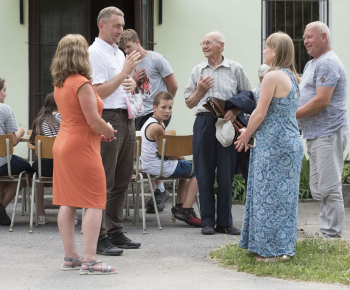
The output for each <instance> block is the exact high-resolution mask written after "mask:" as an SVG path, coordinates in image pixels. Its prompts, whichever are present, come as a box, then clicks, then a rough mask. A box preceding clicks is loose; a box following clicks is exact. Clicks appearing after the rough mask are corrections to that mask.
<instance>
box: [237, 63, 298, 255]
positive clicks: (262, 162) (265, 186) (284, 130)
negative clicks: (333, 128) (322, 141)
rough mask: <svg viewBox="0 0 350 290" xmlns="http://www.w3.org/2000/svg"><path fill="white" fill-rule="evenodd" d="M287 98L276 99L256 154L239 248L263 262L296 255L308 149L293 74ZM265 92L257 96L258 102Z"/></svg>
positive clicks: (253, 154)
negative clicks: (305, 149) (301, 183)
mask: <svg viewBox="0 0 350 290" xmlns="http://www.w3.org/2000/svg"><path fill="white" fill-rule="evenodd" d="M280 69H281V70H283V71H284V72H285V73H286V74H288V76H289V77H290V78H291V80H292V84H293V86H292V89H291V91H290V93H289V94H288V95H287V96H286V97H285V98H272V101H271V103H270V106H269V108H268V111H267V114H266V117H265V119H264V121H263V122H262V123H261V125H260V127H259V128H258V130H257V131H256V132H255V134H254V136H255V137H256V147H255V148H251V149H250V150H251V152H250V162H249V175H248V186H247V199H246V205H245V211H244V220H243V226H242V234H241V238H240V242H239V246H240V247H241V248H244V249H248V250H249V251H250V252H253V253H256V254H258V255H260V256H262V257H276V256H282V255H289V256H294V255H295V248H296V239H297V217H298V197H299V178H300V170H301V163H302V156H303V145H302V141H301V137H300V133H299V129H298V124H297V120H296V118H295V113H296V110H297V103H298V99H299V95H300V94H299V87H298V83H297V82H296V80H295V78H294V76H293V74H292V73H291V72H290V71H289V70H287V69H282V68H280ZM259 93H260V88H259V89H258V90H257V98H258V99H259Z"/></svg>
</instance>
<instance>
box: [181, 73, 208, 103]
mask: <svg viewBox="0 0 350 290" xmlns="http://www.w3.org/2000/svg"><path fill="white" fill-rule="evenodd" d="M214 83H215V81H214V78H213V77H209V76H208V77H206V78H203V76H202V75H201V76H200V77H199V83H198V85H197V88H196V90H195V91H194V93H193V94H192V95H191V96H190V97H188V98H187V99H186V106H187V107H188V108H190V109H192V108H194V107H195V106H196V105H197V104H198V102H199V101H200V99H201V98H203V96H204V95H205V93H206V92H207V91H208V90H209V89H210V88H212V87H213V86H214Z"/></svg>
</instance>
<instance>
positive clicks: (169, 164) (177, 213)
mask: <svg viewBox="0 0 350 290" xmlns="http://www.w3.org/2000/svg"><path fill="white" fill-rule="evenodd" d="M172 108H173V96H172V95H171V94H170V93H168V92H158V93H157V94H156V95H155V96H154V99H153V116H152V117H150V118H149V119H148V120H147V121H146V123H145V124H144V125H143V126H142V128H141V137H142V150H141V162H142V168H143V170H145V171H146V172H147V173H149V174H151V175H158V174H159V171H160V166H161V160H160V156H159V155H158V145H157V142H158V138H159V136H160V135H164V134H165V129H164V128H165V127H164V124H163V121H165V120H167V119H169V118H170V116H171V111H172ZM191 167H192V163H191V162H190V161H187V160H185V159H184V157H182V156H167V159H166V161H164V164H163V177H184V176H188V175H189V174H190V173H191ZM197 193H198V184H197V179H196V177H195V174H194V173H193V174H192V175H191V176H189V178H188V179H180V182H179V188H178V200H179V203H178V204H176V206H175V207H173V208H172V209H171V211H172V213H173V215H174V217H175V218H176V219H178V220H181V221H184V222H185V223H187V224H189V225H192V226H195V227H201V220H200V219H199V218H198V217H197V215H196V213H195V211H194V209H193V207H192V206H193V201H194V199H195V197H196V195H197Z"/></svg>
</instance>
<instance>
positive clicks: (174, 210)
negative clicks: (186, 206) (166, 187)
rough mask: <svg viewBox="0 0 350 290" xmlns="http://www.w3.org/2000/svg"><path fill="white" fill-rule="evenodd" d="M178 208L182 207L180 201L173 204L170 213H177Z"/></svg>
mask: <svg viewBox="0 0 350 290" xmlns="http://www.w3.org/2000/svg"><path fill="white" fill-rule="evenodd" d="M180 208H182V203H177V204H175V206H174V207H172V208H171V213H172V214H175V213H177V211H178V210H179V209H180Z"/></svg>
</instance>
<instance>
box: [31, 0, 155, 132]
mask: <svg viewBox="0 0 350 290" xmlns="http://www.w3.org/2000/svg"><path fill="white" fill-rule="evenodd" d="M153 1H154V0H74V1H71V0H30V1H29V124H30V125H31V124H32V122H33V120H34V119H35V117H36V115H37V113H38V112H39V110H40V108H41V107H42V106H43V104H44V100H45V97H46V95H47V94H49V93H50V92H52V91H53V85H52V78H51V73H50V65H51V60H52V58H53V56H54V54H55V51H56V47H57V43H58V41H59V40H60V39H61V38H62V37H63V36H64V35H66V34H69V33H80V34H82V35H83V36H84V37H85V38H86V39H87V41H88V43H89V44H91V43H92V42H93V41H94V39H95V37H97V36H98V28H97V23H96V20H97V15H98V13H99V12H100V11H101V10H102V9H103V8H104V7H108V6H116V7H118V8H119V9H121V10H122V11H123V12H124V17H125V28H132V29H135V30H136V31H137V33H138V34H139V37H140V39H141V41H142V44H143V46H144V47H145V48H146V49H151V50H152V49H153Z"/></svg>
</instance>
